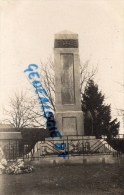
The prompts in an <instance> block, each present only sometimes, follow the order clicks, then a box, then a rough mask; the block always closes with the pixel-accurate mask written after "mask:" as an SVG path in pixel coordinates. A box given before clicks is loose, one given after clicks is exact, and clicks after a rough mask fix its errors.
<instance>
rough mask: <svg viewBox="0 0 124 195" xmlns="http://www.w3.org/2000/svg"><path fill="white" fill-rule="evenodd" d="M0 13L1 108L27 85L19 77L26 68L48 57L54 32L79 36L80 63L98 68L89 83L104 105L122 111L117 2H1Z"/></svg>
mask: <svg viewBox="0 0 124 195" xmlns="http://www.w3.org/2000/svg"><path fill="white" fill-rule="evenodd" d="M0 9H1V11H2V12H1V11H0V12H1V34H0V38H1V39H0V41H1V44H0V49H1V59H0V60H1V61H0V106H1V108H2V106H3V105H7V104H8V100H9V96H10V97H11V96H12V95H13V93H14V92H15V91H17V90H18V91H19V90H21V89H24V88H25V87H26V86H27V85H29V84H28V82H27V80H26V77H25V75H24V73H23V71H24V69H26V68H27V66H28V64H30V63H35V64H38V65H40V61H42V62H43V63H45V62H46V61H47V58H48V57H49V56H51V55H52V54H53V46H54V45H53V43H54V34H55V33H57V32H59V31H63V30H69V31H72V32H75V33H78V34H79V50H80V59H81V61H82V62H83V63H84V62H85V61H87V60H90V66H98V73H97V75H96V78H95V81H96V82H97V83H98V85H99V88H100V89H101V90H102V92H103V94H105V96H106V97H107V99H106V103H109V104H111V106H112V108H123V109H124V103H123V99H124V89H123V88H122V87H121V86H120V85H119V83H122V84H123V83H124V80H123V77H124V1H123V0H115V1H114V0H110V1H109V0H82V1H79V0H75V1H72V0H66V1H64V0H62V1H59V0H36V1H35V0H8V1H7V0H6V1H4V0H1V1H0ZM32 90H33V89H32ZM0 113H1V115H2V109H1V110H0Z"/></svg>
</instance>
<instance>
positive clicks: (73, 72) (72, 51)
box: [54, 31, 84, 135]
mask: <svg viewBox="0 0 124 195" xmlns="http://www.w3.org/2000/svg"><path fill="white" fill-rule="evenodd" d="M54 64H55V105H56V112H55V119H56V121H57V127H58V130H59V131H60V132H61V133H62V135H83V134H84V127H83V112H82V111H81V93H80V72H79V68H80V67H79V66H80V61H79V49H78V35H77V34H74V33H70V32H67V31H63V32H61V33H58V34H55V42H54Z"/></svg>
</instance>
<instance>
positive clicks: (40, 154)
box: [4, 135, 123, 161]
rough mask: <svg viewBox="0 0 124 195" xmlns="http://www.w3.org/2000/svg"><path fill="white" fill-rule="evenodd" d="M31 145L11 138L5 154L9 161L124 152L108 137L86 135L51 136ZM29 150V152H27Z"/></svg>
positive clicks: (118, 154)
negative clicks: (22, 143)
mask: <svg viewBox="0 0 124 195" xmlns="http://www.w3.org/2000/svg"><path fill="white" fill-rule="evenodd" d="M29 147H30V146H29V145H28V144H25V145H23V146H22V145H21V148H20V144H19V141H17V140H14V141H13V140H9V141H8V144H6V146H5V147H4V154H5V157H6V159H7V160H8V161H15V160H16V159H17V158H23V159H30V160H35V159H39V158H45V157H50V156H52V157H63V158H70V157H72V156H73V157H74V156H82V155H83V156H86V155H113V156H116V157H121V156H122V155H123V153H121V152H118V151H116V150H114V149H113V148H112V147H111V146H110V145H109V144H108V143H107V141H106V138H102V139H96V138H95V137H86V136H71V135H69V136H63V138H62V139H60V138H55V139H52V138H49V139H46V140H44V141H39V142H37V143H36V144H35V146H34V147H33V148H32V149H31V150H30V151H29ZM27 151H28V152H27Z"/></svg>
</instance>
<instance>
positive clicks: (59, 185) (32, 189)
mask: <svg viewBox="0 0 124 195" xmlns="http://www.w3.org/2000/svg"><path fill="white" fill-rule="evenodd" d="M34 168H35V169H34V171H33V172H32V173H30V174H20V175H0V195H46V194H47V195H66V194H67V195H82V194H83V195H85V194H86V195H107V194H109V195H110V194H111V195H116V194H120V195H124V165H123V164H121V165H117V164H116V165H115V164H113V165H106V164H105V165H103V164H86V165H76V164H75V165H54V166H53V165H51V166H50V165H49V166H48V165H47V166H41V165H36V164H35V165H34Z"/></svg>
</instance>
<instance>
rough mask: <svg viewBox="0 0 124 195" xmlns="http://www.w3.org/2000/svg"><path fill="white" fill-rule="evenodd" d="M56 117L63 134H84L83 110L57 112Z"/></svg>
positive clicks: (58, 127)
mask: <svg viewBox="0 0 124 195" xmlns="http://www.w3.org/2000/svg"><path fill="white" fill-rule="evenodd" d="M55 119H56V122H57V129H58V131H60V132H61V133H62V135H84V129H83V121H84V119H83V112H82V111H65V112H56V113H55Z"/></svg>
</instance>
